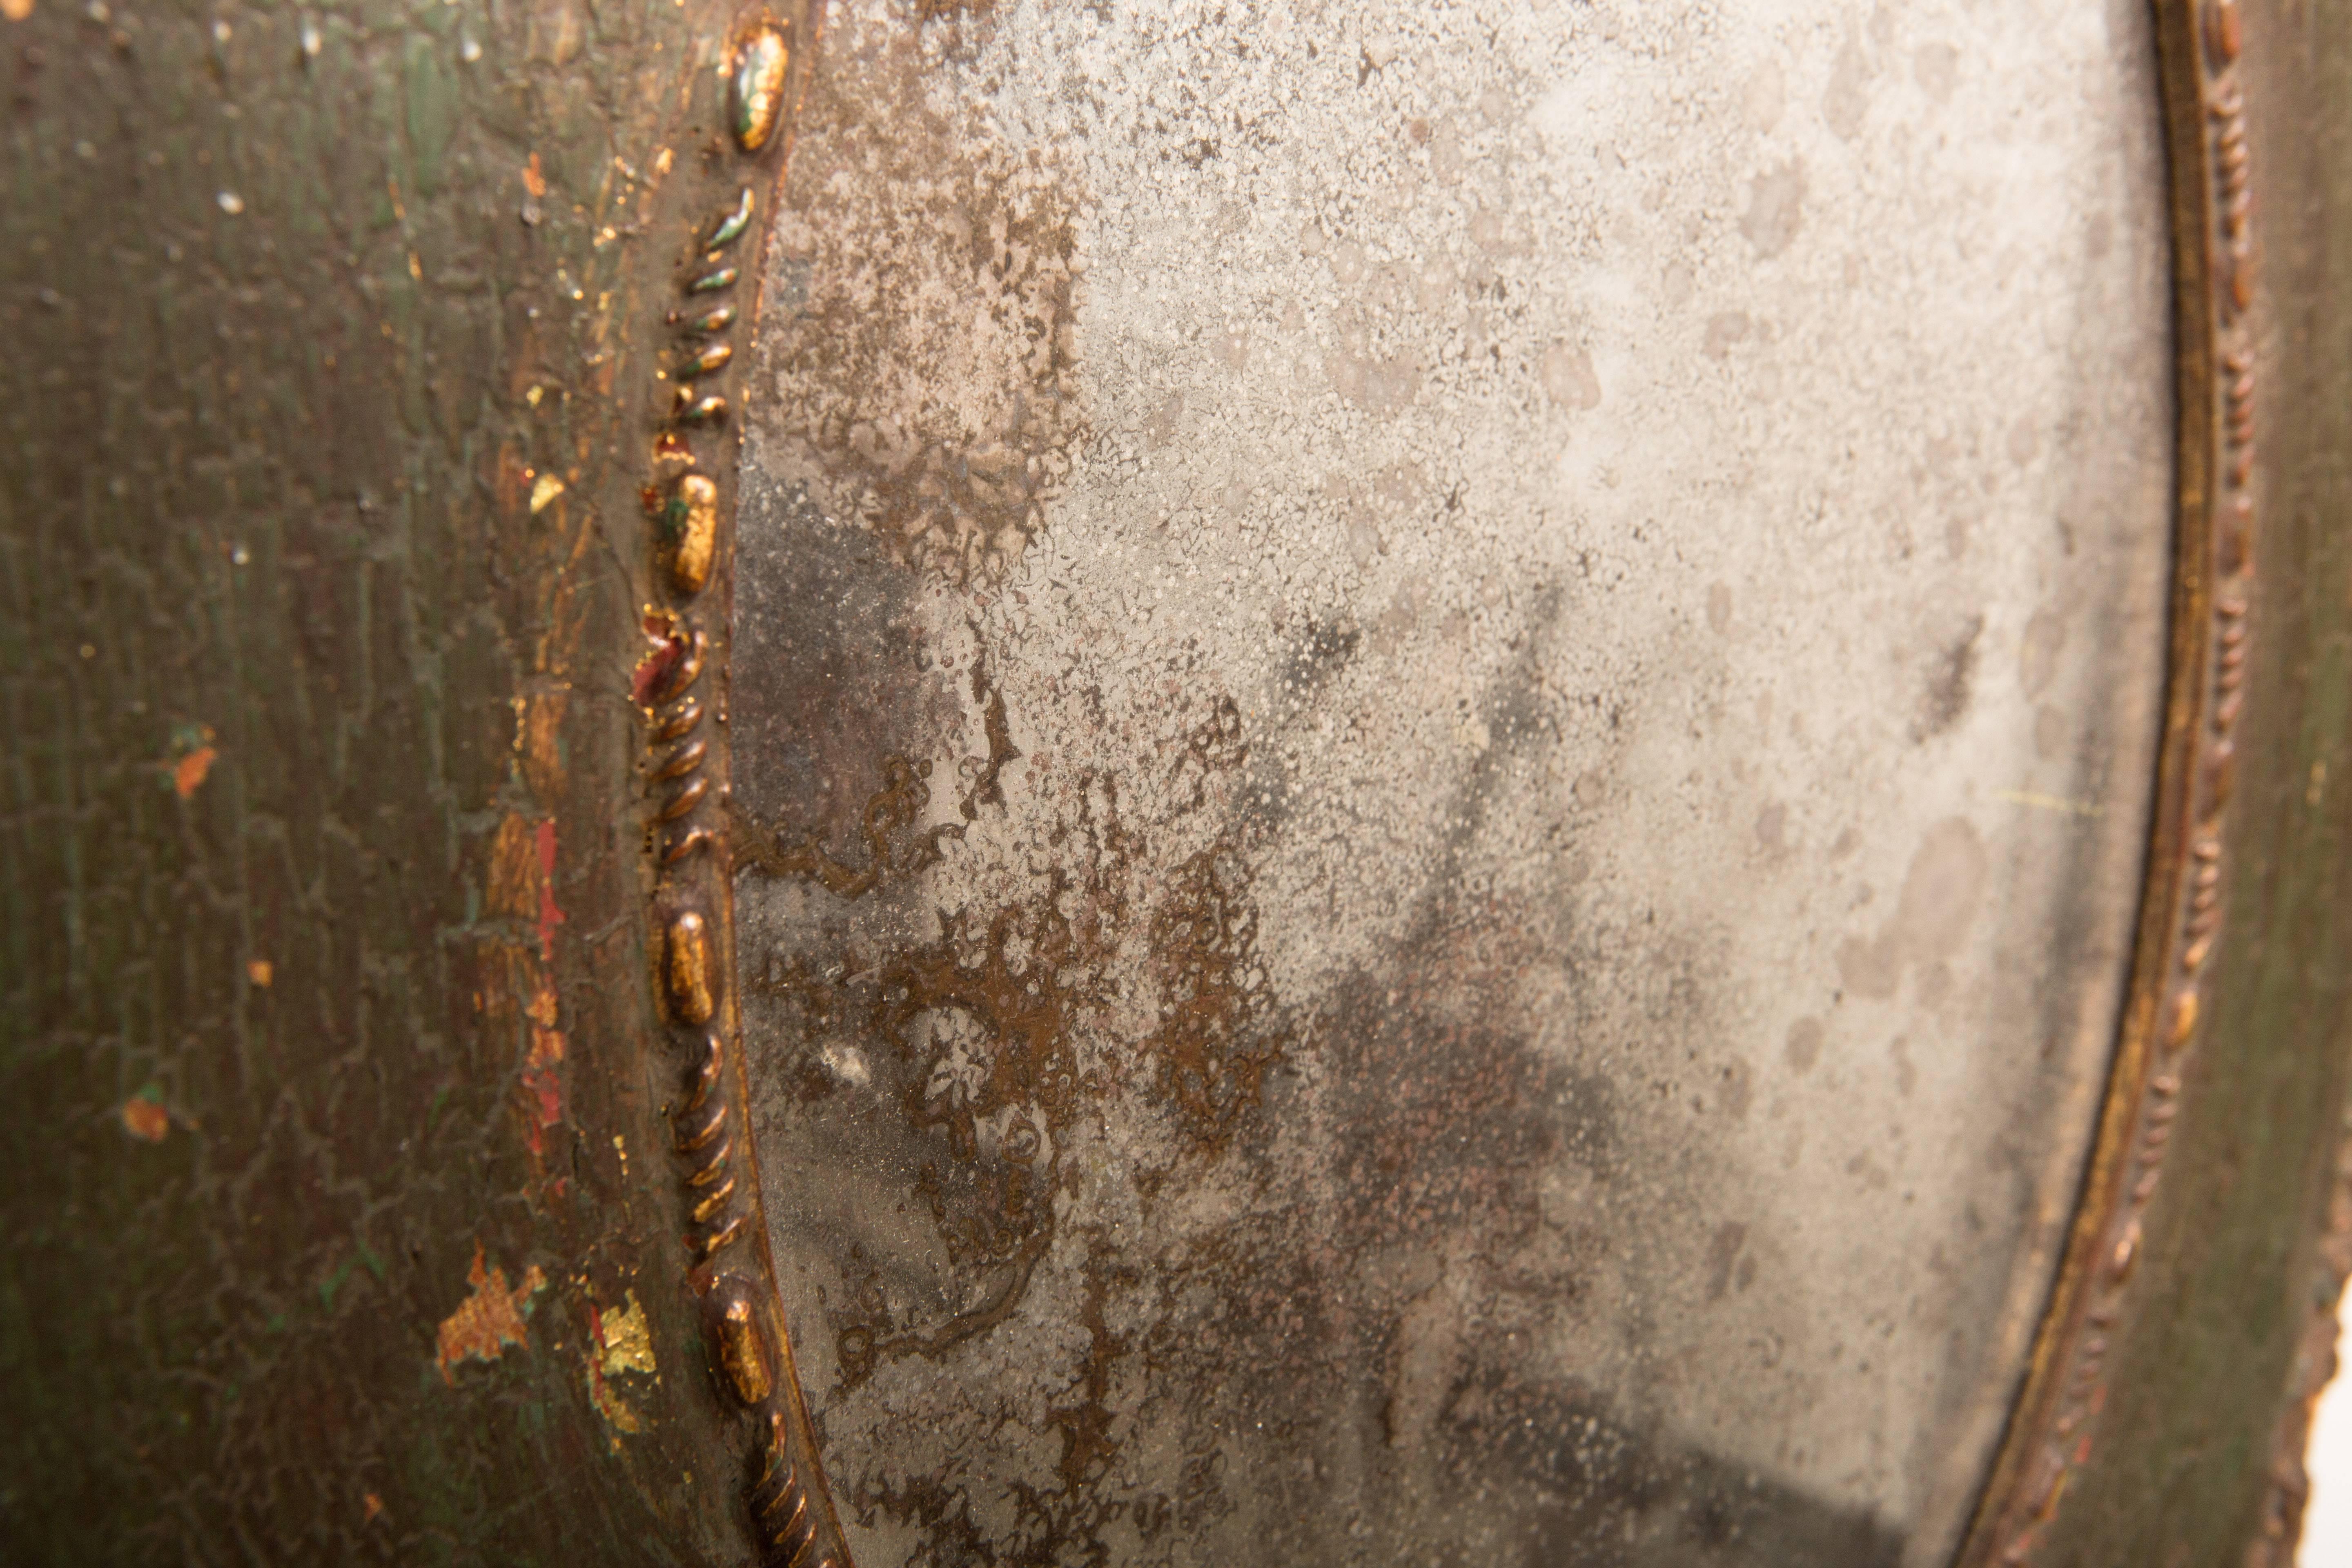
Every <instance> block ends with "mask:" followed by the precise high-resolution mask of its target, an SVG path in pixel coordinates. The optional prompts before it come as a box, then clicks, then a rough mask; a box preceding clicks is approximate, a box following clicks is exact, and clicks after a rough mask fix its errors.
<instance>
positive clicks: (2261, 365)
mask: <svg viewBox="0 0 2352 1568" xmlns="http://www.w3.org/2000/svg"><path fill="white" fill-rule="evenodd" d="M2151 9H2152V12H2153V16H2154V19H2155V23H2156V34H2157V46H2158V79H2159V91H2160V94H2161V99H2162V122H2163V127H2164V134H2165V142H2166V153H2167V160H2168V184H2169V189H2168V214H2169V228H2170V235H2171V252H2172V266H2173V331H2174V336H2175V354H2174V363H2175V396H2176V405H2177V410H2176V412H2177V437H2176V457H2175V463H2176V519H2175V537H2174V569H2173V581H2172V588H2171V605H2170V615H2171V634H2170V648H2169V655H2168V675H2167V690H2166V695H2165V706H2164V710H2163V712H2164V720H2163V729H2162V731H2161V736H2160V740H2159V744H2158V766H2157V777H2156V781H2155V793H2154V797H2153V801H2152V809H2151V812H2150V824H2149V834H2148V848H2147V866H2146V871H2145V874H2144V880H2143V886H2142V890H2141V898H2140V912H2139V919H2138V929H2137V938H2136V942H2135V945H2134V951H2133V957H2132V972H2131V977H2130V981H2129V984H2128V988H2127V990H2126V994H2125V998H2124V1005H2123V1009H2122V1013H2121V1016H2120V1019H2119V1023H2118V1028H2117V1037H2116V1048H2115V1054H2114V1056H2113V1058H2112V1059H2111V1064H2110V1067H2109V1071H2108V1079H2107V1086H2106V1090H2105V1100H2104V1103H2103V1105H2102V1108H2101V1110H2100V1113H2099V1120H2098V1122H2097V1126H2096V1130H2095V1135H2094V1141H2093V1145H2092V1148H2091V1151H2090V1153H2089V1157H2088V1161H2087V1163H2086V1167H2085V1170H2084V1176H2083V1183H2082V1188H2081V1192H2080V1195H2079V1198H2078V1201H2077V1205H2076V1207H2075V1211H2074V1221H2073V1226H2072V1229H2071V1233H2070V1235H2069V1237H2068V1239H2067V1243H2066V1247H2065V1252H2064V1254H2063V1260H2062V1262H2061V1265H2060V1268H2059V1271H2058V1274H2057V1277H2056V1279H2055V1280H2054V1281H2053V1287H2052V1290H2051V1295H2050V1299H2049V1301H2048V1304H2047V1306H2046V1308H2045V1310H2044V1313H2043V1318H2042V1324H2041V1327H2040V1330H2039V1331H2038V1333H2037V1336H2036V1339H2035V1342H2034V1345H2033V1349H2032V1359H2031V1361H2030V1363H2029V1365H2028V1369H2027V1372H2026V1374H2025V1377H2024V1380H2023V1383H2022V1385H2021V1389H2020V1391H2019V1393H2018V1395H2017V1399H2016V1403H2015V1405H2014V1406H2013V1408H2012V1410H2011V1417H2010V1422H2009V1426H2008V1429H2007V1431H2006V1433H2005V1434H2004V1436H2003V1440H2002V1442H2001V1444H2000V1448H1999V1450H1998V1451H1997V1453H1996V1455H1995V1458H1994V1462H1993V1465H1992V1468H1991V1469H1990V1473H1989V1474H1988V1476H1987V1478H1986V1480H1985V1483H1984V1486H1983V1489H1982V1491H1981V1493H1980V1495H1979V1503H1978V1507H1977V1510H1976V1512H1975V1515H1974V1518H1973V1519H1972V1521H1971V1522H1970V1526H1969V1531H1968V1533H1967V1536H1966V1538H1965V1540H1964V1542H1963V1544H1962V1546H1961V1549H1960V1552H1959V1554H1958V1568H1990V1565H1994V1564H1998V1565H2000V1568H2022V1565H2024V1564H2028V1563H2038V1562H2051V1561H2056V1560H2061V1559H2062V1558H2063V1560H2066V1561H2075V1560H2078V1557H2077V1553H2078V1552H2080V1551H2081V1548H2082V1542H2081V1541H2080V1539H2079V1538H2078V1539H2075V1540H2069V1541H2065V1542H2060V1543H2057V1544H2056V1545H2055V1546H2054V1548H2053V1544H2052V1542H2053V1537H2055V1536H2057V1535H2058V1533H2059V1531H2058V1529H2057V1526H2058V1524H2059V1521H2060V1520H2061V1518H2062V1512H2061V1510H2062V1508H2063V1504H2064V1501H2065V1500H2066V1497H2067V1495H2068V1492H2069V1490H2070V1489H2071V1488H2072V1487H2073V1486H2074V1485H2075V1484H2076V1483H2078V1482H2079V1481H2080V1479H2082V1478H2083V1477H2084V1476H2085V1475H2086V1473H2088V1468H2089V1467H2090V1466H2091V1465H2092V1464H2093V1461H2094V1456H2095V1455H2098V1454H2100V1453H2101V1452H2102V1450H2103V1449H2105V1448H2108V1447H2115V1448H2121V1449H2126V1450H2129V1449H2132V1448H2134V1447H2147V1439H2145V1438H2136V1437H2135V1436H2134V1435H2132V1434H2131V1433H2129V1432H2128V1431H2126V1430H2118V1429H2116V1422H2115V1421H2114V1420H2113V1419H2110V1420H2108V1421H2105V1422H2103V1421H2102V1419H2101V1417H2102V1415H2104V1414H2105V1412H2106V1409H2107V1406H2108V1405H2109V1402H2110V1395H2111V1394H2112V1393H2114V1392H2115V1388H2116V1381H2117V1378H2118V1375H2119V1373H2118V1369H2117V1368H2116V1365H2115V1364H2114V1363H2115V1360H2116V1357H2114V1356H2113V1355H2111V1352H2113V1351H2114V1350H2115V1348H2116V1343H2117V1342H2119V1341H2121V1340H2122V1339H2123V1338H2124V1337H2125V1336H2126V1334H2129V1333H2131V1332H2133V1331H2136V1330H2137V1329H2139V1328H2140V1327H2141V1325H2142V1324H2143V1323H2144V1322H2145V1321H2147V1319H2148V1318H2149V1317H2150V1316H2151V1314H2154V1313H2160V1312H2161V1311H2162V1310H2163V1309H2164V1308H2165V1306H2166V1304H2167V1303H2166V1301H2165V1299H2164V1292H2165V1290H2166V1289H2168V1287H2170V1286H2171V1285H2172V1284H2173V1283H2174V1282H2173V1281H2169V1280H2168V1281H2165V1282H2161V1283H2151V1282H2150V1281H2149V1280H2148V1279H2147V1270H2145V1269H2143V1268H2141V1267H2140V1265H2141V1262H2142V1259H2143V1257H2144V1256H2145V1254H2146V1251H2147V1245H2148V1237H2149V1232H2150V1230H2151V1228H2152V1227H2153V1226H2155V1225H2156V1223H2157V1219H2156V1216H2154V1215H2152V1214H2151V1205H2153V1204H2154V1203H2155V1202H2156V1200H2157V1198H2158V1195H2159V1193H2160V1191H2162V1190H2163V1185H2164V1184H2163V1176H2164V1172H2165V1165H2166V1155H2167V1152H2168V1150H2170V1149H2171V1148H2173V1147H2174V1146H2175V1144H2176V1141H2177V1139H2178V1138H2179V1135H2180V1134H2181V1133H2182V1132H2183V1131H2184V1129H2185V1127H2186V1126H2187V1124H2188V1121H2189V1118H2191V1117H2193V1116H2194V1114H2195V1111H2196V1109H2197V1106H2196V1101H2195V1097H2194V1095H2193V1094H2187V1093H2184V1088H2185V1084H2186V1080H2187V1079H2189V1077H2190V1068H2191V1066H2192V1063H2193V1062H2196V1061H2197V1060H2199V1059H2200V1053H2201V1057H2202V1058H2203V1059H2204V1061H2205V1064H2206V1066H2207V1068H2208V1070H2209V1071H2210V1070H2213V1068H2212V1065H2211V1058H2212V1057H2213V1056H2214V1055H2215V1053H2216V1051H2217V1049H2218V1048H2219V1047H2218V1045H2217V1044H2216V1042H2215V1040H2214V1038H2213V1037H2215V1036H2216V1035H2217V1033H2219V1034H2221V1035H2224V1036H2227V1035H2229V1034H2230V1033H2231V1031H2232V1030H2242V1029H2243V1027H2244V1025H2243V1023H2242V1021H2239V1020H2234V1019H2233V1020H2228V1021H2225V1022H2222V1023H2218V1024H2217V1022H2216V1020H2215V1009H2214V1007H2213V1006H2212V1005H2211V997H2212V994H2213V991H2214V989H2215V984H2216V982H2215V975H2216V973H2217V971H2218V970H2219V968H2220V964H2219V962H2218V961H2219V960H2220V958H2221V956H2222V955H2221V950H2220V943H2221V938H2222V936H2223V934H2224V932H2223V928H2224V921H2225V914H2226V911H2227V910H2228V908H2229V906H2230V904H2231V893H2232V880H2233V879H2234V877H2235V876H2236V874H2237V872H2236V866H2235V858H2236V857H2235V856H2234V855H2233V854H2232V845H2233V842H2234V840H2235V837H2236V835H2235V834H2233V833H2232V832H2231V826H2232V824H2231V820H2230V816H2231V814H2230V807H2231V800H2232V796H2233V794H2235V793H2236V784H2237V782H2238V772H2239V759H2238V752H2239V735H2240V730H2241V721H2242V719H2243V718H2244V717H2245V715H2246V706H2247V699H2248V694H2249V688H2250V686H2262V685H2263V682H2260V681H2256V680H2252V679H2250V677H2251V676H2252V670H2253V667H2252V663H2251V662H2250V661H2251V659H2252V654H2253V652H2254V647H2253V643H2252V622H2253V621H2254V620H2255V619H2256V618H2257V616H2258V615H2259V612H2260V609H2261V602H2260V596H2259V595H2257V593H2256V587H2257V584H2256V580H2255V576H2254V563H2255V554H2256V551H2255V542H2256V536H2257V527H2256V521H2257V510H2258V506H2259V503H2260V502H2261V500H2262V498H2263V489H2264V480H2265V467H2266V466H2265V464H2263V463H2261V462H2258V461H2257V454H2256V447H2255V417H2256V406H2257V401H2258V399H2257V393H2258V372H2259V373H2260V377H2261V382H2262V383H2263V385H2262V386H2261V388H2260V389H2261V390H2262V391H2263V392H2265V393H2267V392H2268V390H2269V388H2268V384H2269V383H2270V382H2271V381H2272V379H2273V375H2274V374H2275V370H2276V366H2275V363H2274V362H2275V359H2276V357H2277V355H2278V354H2279V353H2282V352H2284V351H2283V349H2282V347H2281V345H2280V344H2279V342H2278V341H2277V339H2276V337H2275V335H2266V334H2265V333H2264V332H2263V330H2262V328H2263V322H2262V321H2261V301H2260V300H2259V299H2258V294H2257V289H2256V279H2257V276H2258V272H2259V269H2260V263H2259V258H2258V254H2257V227H2258V224H2257V221H2256V220H2257V215H2256V210H2255V195H2256V182H2255V179H2254V174H2253V167H2252V146H2251V142H2252V137H2251V135H2250V130H2249V113H2248V102H2247V99H2248V93H2249V83H2248V80H2247V77H2248V70H2247V65H2248V57H2249V54H2250V52H2251V53H2254V54H2255V55H2256V56H2257V57H2258V58H2267V59H2268V60H2269V61H2270V62H2271V63H2272V64H2273V68H2275V67H2276V66H2277V65H2278V64H2279V63H2280V61H2281V60H2282V58H2284V56H2285V55H2286V52H2287V48H2288V45H2287V42H2286V40H2285V39H2284V37H2280V38H2278V39H2277V40H2276V41H2275V42H2273V43H2271V44H2270V45H2269V51H2270V52H2269V53H2268V55H2267V56H2263V55H2262V54H2261V51H2262V49H2263V45H2264V43H2265V38H2264V34H2263V24H2264V23H2266V22H2268V21H2271V20H2272V19H2273V14H2265V13H2267V12H2268V8H2267V7H2263V6H2261V5H2260V4H2259V0H2256V4H2255V5H2244V4H2242V0H2151ZM2250 10H2252V11H2254V12H2255V13H2256V15H2255V16H2254V18H2253V19H2252V21H2250V20H2249V17H2248V12H2249V11H2250ZM2278 20H2280V21H2281V22H2284V17H2279V18H2278ZM2278 30H2279V32H2280V33H2281V34H2284V33H2285V32H2286V31H2287V29H2286V27H2285V26H2280V27H2279V29H2278ZM2293 195H2295V196H2298V197H2300V199H2301V202H2302V203H2303V204H2304V205H2305V206H2306V207H2307V206H2308V205H2309V204H2310V203H2311V202H2312V201H2313V200H2314V198H2315V196H2317V195H2320V193H2315V192H2311V191H2302V192H2294V193H2293ZM2282 553H2284V552H2282ZM2297 564H2300V563H2297ZM2274 684H2275V683H2274V682H2273V685H2274ZM2265 694H2266V695H2267V694H2268V693H2265ZM2324 773H2325V770H2324V765H2323V766H2322V768H2321V770H2320V772H2319V773H2317V774H2315V783H2314V784H2313V786H2312V789H2313V791H2314V792H2316V791H2317V790H2318V788H2319V787H2320V786H2319V784H2318V783H2317V782H2316V781H2317V780H2318V779H2321V778H2324ZM2313 804H2316V801H2314V803H2313ZM2231 1043H2233V1044H2235V1043H2238V1042H2236V1041H2234V1040H2233V1041H2232V1042H2231ZM2326 1078H2327V1079H2329V1080H2330V1081H2331V1082H2332V1083H2333V1084H2334V1085H2335V1087H2336V1098H2337V1099H2340V1097H2341V1081H2342V1074H2341V1072H2340V1070H2337V1071H2330V1072H2328V1073H2327V1074H2326ZM2184 1111H2185V1112H2186V1113H2187V1114H2186V1115H2184ZM2327 1164H2328V1165H2329V1166H2330V1167H2334V1166H2335V1165H2336V1162H2334V1161H2329V1162H2327ZM2210 1174H2211V1173H2210V1172H2203V1173H2200V1175H2203V1176H2207V1177H2210ZM2327 1174H2328V1176H2329V1178H2330V1183H2331V1185H2332V1187H2333V1188H2334V1191H2333V1192H2332V1193H2331V1194H2330V1195H2329V1196H2328V1198H2327V1199H2326V1203H2325V1213H2324V1216H2323V1223H2324V1224H2325V1225H2326V1227H2327V1228H2326V1232H2325V1234H2324V1235H2323V1237H2321V1238H2320V1244H2319V1245H2318V1246H2317V1247H2316V1248H2315V1251H2316V1254H2317V1256H2316V1258H2314V1259H2313V1260H2312V1261H2313V1263H2314V1264H2315V1276H2314V1282H2313V1289H2312V1291H2311V1299H2312V1302H2313V1306H2312V1308H2311V1310H2310V1317H2309V1321H2310V1327H2309V1328H2308V1329H2307V1330H2306V1331H2305V1333H2304V1334H2303V1335H2302V1336H2300V1337H2301V1339H2302V1340H2303V1342H2304V1343H2303V1345H2302V1346H2301V1352H2302V1353H2301V1362H2302V1364H2301V1365H2300V1366H2299V1367H2298V1368H2297V1369H2296V1370H2295V1372H2294V1374H2293V1376H2292V1377H2291V1378H2290V1386H2289V1388H2288V1390H2287V1397H2286V1399H2285V1401H2284V1409H2283V1411H2282V1412H2281V1415H2280V1418H2279V1430H2278V1434H2277V1436H2275V1437H2274V1439H2273V1442H2272V1445H2271V1451H2270V1453H2269V1454H2267V1455H2265V1456H2264V1457H2265V1458H2267V1459H2268V1460H2269V1463H2268V1465H2267V1467H2266V1468H2267V1479H2266V1485H2265V1488H2264V1495H2263V1499H2262V1501H2261V1506H2260V1513H2259V1518H2258V1520H2257V1521H2256V1530H2255V1533H2254V1535H2253V1538H2252V1541H2251V1542H2249V1543H2247V1545H2246V1547H2245V1551H2246V1554H2247V1556H2246V1560H2247V1563H2249V1568H2285V1565H2286V1564H2287V1563H2290V1562H2291V1561H2292V1559H2293V1556H2294V1544H2295V1538H2296V1534H2297V1530H2298V1526H2299V1521H2300V1516H2301V1510H2302V1504H2303V1499H2304V1495H2305V1481H2304V1477H2303V1473H2302V1468H2301V1458H2302V1447H2303V1443H2304V1438H2305V1431H2306V1428H2307V1422H2308V1415H2309V1408H2310V1403H2311V1400H2312V1399H2313V1398H2314V1397H2315V1395H2316V1393H2317V1391H2318V1388H2319V1387H2320V1386H2321V1385H2322V1384H2324V1383H2325V1382H2326V1375H2327V1373H2328V1372H2329V1371H2330V1370H2332V1365H2333V1361H2334V1356H2333V1352H2332V1345H2333V1342H2334V1338H2335V1327H2334V1313H2333V1307H2334V1303H2335V1300H2336V1297H2337V1295H2338V1293H2339V1292H2340V1291H2341V1289H2342V1287H2343V1282H2344V1279H2345V1275H2346V1271H2347V1265H2352V1250H2347V1234H2352V1232H2347V1221H2352V1188H2347V1186H2346V1182H2347V1176H2346V1175H2345V1173H2343V1172H2342V1171H2340V1170H2336V1169H2333V1168H2331V1169H2330V1170H2329V1171H2328V1172H2327ZM2183 1201H2187V1200H2186V1199H2184V1200H2183ZM2301 1223H2302V1224H2304V1225H2307V1224H2308V1222H2307V1221H2303V1222H2301ZM2171 1224H2172V1225H2173V1226H2176V1227H2177V1226H2179V1224H2180V1218H2179V1215H2173V1216H2171ZM2120 1375H2124V1376H2128V1375H2129V1373H2122V1374H2120ZM2157 1441H2158V1443H2160V1442H2161V1441H2162V1439H2161V1438H2158V1439H2157ZM2129 1457H2130V1458H2137V1456H2136V1455H2135V1456H2129ZM2092 1528H2094V1529H2095V1526H2094V1527H2092ZM2092 1539H2093V1540H2096V1539H2098V1538H2097V1537H2096V1536H2095V1535H2094V1536H2093V1537H2092ZM2124 1549H2125V1548H2124V1544H2123V1542H2119V1541H2112V1540H2111V1541H2110V1542H2109V1544H2108V1545H2107V1546H2105V1547H2104V1548H2096V1549H2095V1550H2100V1551H2114V1552H2118V1553H2120V1552H2122V1551H2123V1550H2124ZM2188 1550H2189V1549H2188V1548H2187V1547H2186V1546H2185V1545H2184V1546H2182V1547H2181V1548H2180V1549H2179V1551H2178V1552H2176V1553H2175V1559H2168V1561H2171V1560H2179V1561H2182V1562H2186V1561H2189V1558H2188V1556H2187V1555H2186V1553H2187V1552H2188Z"/></svg>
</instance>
